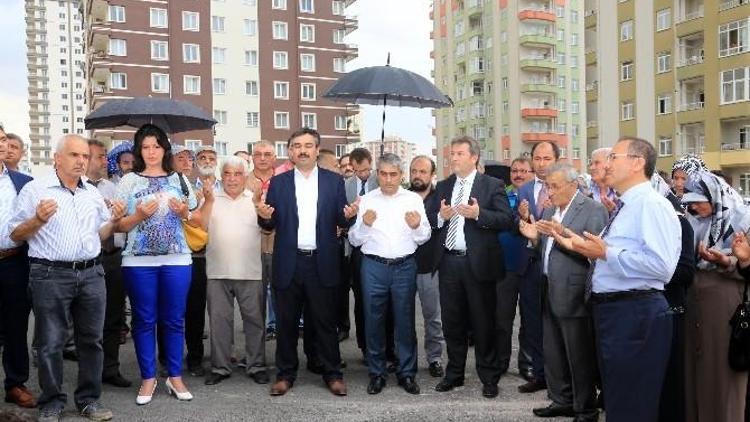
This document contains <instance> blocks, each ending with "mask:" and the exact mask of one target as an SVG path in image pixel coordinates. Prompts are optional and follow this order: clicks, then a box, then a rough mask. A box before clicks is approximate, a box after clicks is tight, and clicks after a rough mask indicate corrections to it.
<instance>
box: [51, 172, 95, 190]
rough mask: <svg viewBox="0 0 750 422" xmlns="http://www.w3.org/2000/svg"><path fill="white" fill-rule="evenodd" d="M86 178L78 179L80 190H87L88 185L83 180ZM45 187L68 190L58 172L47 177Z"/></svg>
mask: <svg viewBox="0 0 750 422" xmlns="http://www.w3.org/2000/svg"><path fill="white" fill-rule="evenodd" d="M85 177H86V176H81V177H80V178H79V179H78V186H77V187H78V188H80V189H86V185H85V184H84V183H83V179H84V178H85ZM44 185H45V186H47V187H48V188H52V187H61V188H65V189H68V188H67V187H65V185H64V184H63V182H62V179H60V176H59V175H58V174H57V171H55V172H54V173H52V174H50V175H49V176H47V178H46V180H45V183H44Z"/></svg>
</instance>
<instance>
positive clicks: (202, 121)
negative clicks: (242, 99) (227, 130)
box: [84, 97, 216, 133]
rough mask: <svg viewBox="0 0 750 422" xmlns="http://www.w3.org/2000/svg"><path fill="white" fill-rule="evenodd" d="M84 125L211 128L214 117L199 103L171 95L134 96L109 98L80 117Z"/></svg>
mask: <svg viewBox="0 0 750 422" xmlns="http://www.w3.org/2000/svg"><path fill="white" fill-rule="evenodd" d="M84 122H85V123H86V129H110V128H115V127H118V126H132V127H136V128H138V127H141V126H143V125H144V124H146V123H151V124H154V125H156V126H159V127H160V128H161V129H163V130H164V131H165V132H167V133H179V132H186V131H189V130H198V129H211V128H212V127H213V125H214V124H216V120H214V119H213V118H212V117H211V116H210V115H208V114H206V112H205V111H203V110H202V109H200V108H199V107H197V106H195V105H193V104H191V103H189V102H187V101H181V100H174V99H171V98H152V97H135V98H132V99H127V100H109V101H107V102H106V103H104V104H103V105H102V106H101V107H99V108H97V109H96V110H94V111H93V112H91V114H89V115H88V116H86V119H85V120H84Z"/></svg>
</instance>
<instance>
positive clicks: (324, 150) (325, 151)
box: [318, 148, 336, 158]
mask: <svg viewBox="0 0 750 422" xmlns="http://www.w3.org/2000/svg"><path fill="white" fill-rule="evenodd" d="M323 155H332V156H334V158H335V157H336V153H335V152H333V151H331V150H330V149H328V148H321V149H320V150H319V151H318V157H321V156H323Z"/></svg>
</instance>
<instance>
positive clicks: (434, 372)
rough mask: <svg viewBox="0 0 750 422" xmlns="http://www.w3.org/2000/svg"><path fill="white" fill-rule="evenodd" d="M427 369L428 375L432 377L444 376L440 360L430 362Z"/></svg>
mask: <svg viewBox="0 0 750 422" xmlns="http://www.w3.org/2000/svg"><path fill="white" fill-rule="evenodd" d="M429 369H430V376H431V377H433V378H442V377H444V376H445V372H443V366H442V365H440V362H437V361H435V362H432V363H431V364H430V368H429Z"/></svg>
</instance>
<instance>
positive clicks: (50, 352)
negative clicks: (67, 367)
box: [29, 263, 107, 410]
mask: <svg viewBox="0 0 750 422" xmlns="http://www.w3.org/2000/svg"><path fill="white" fill-rule="evenodd" d="M29 292H30V293H31V300H32V307H33V309H34V333H35V342H36V345H37V347H38V356H37V360H38V367H39V386H40V387H41V389H42V394H41V395H40V396H39V408H40V409H41V410H62V409H63V408H64V407H65V402H66V401H67V395H66V394H65V393H64V392H63V358H62V352H63V348H64V347H65V342H66V341H67V340H68V333H69V330H70V329H71V327H70V322H71V321H72V323H73V328H74V332H75V340H76V348H77V350H78V386H77V388H76V390H75V395H74V399H75V404H76V407H77V408H78V409H79V410H80V409H83V408H84V407H86V406H87V405H88V404H91V403H93V402H96V401H98V400H99V397H100V396H101V393H102V365H103V362H104V352H103V351H102V332H103V330H104V308H105V306H106V299H107V298H106V287H105V284H104V269H103V268H102V266H101V265H95V266H93V267H91V268H87V269H83V270H73V269H67V268H58V267H51V266H48V265H43V264H37V263H32V264H31V267H30V272H29Z"/></svg>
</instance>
